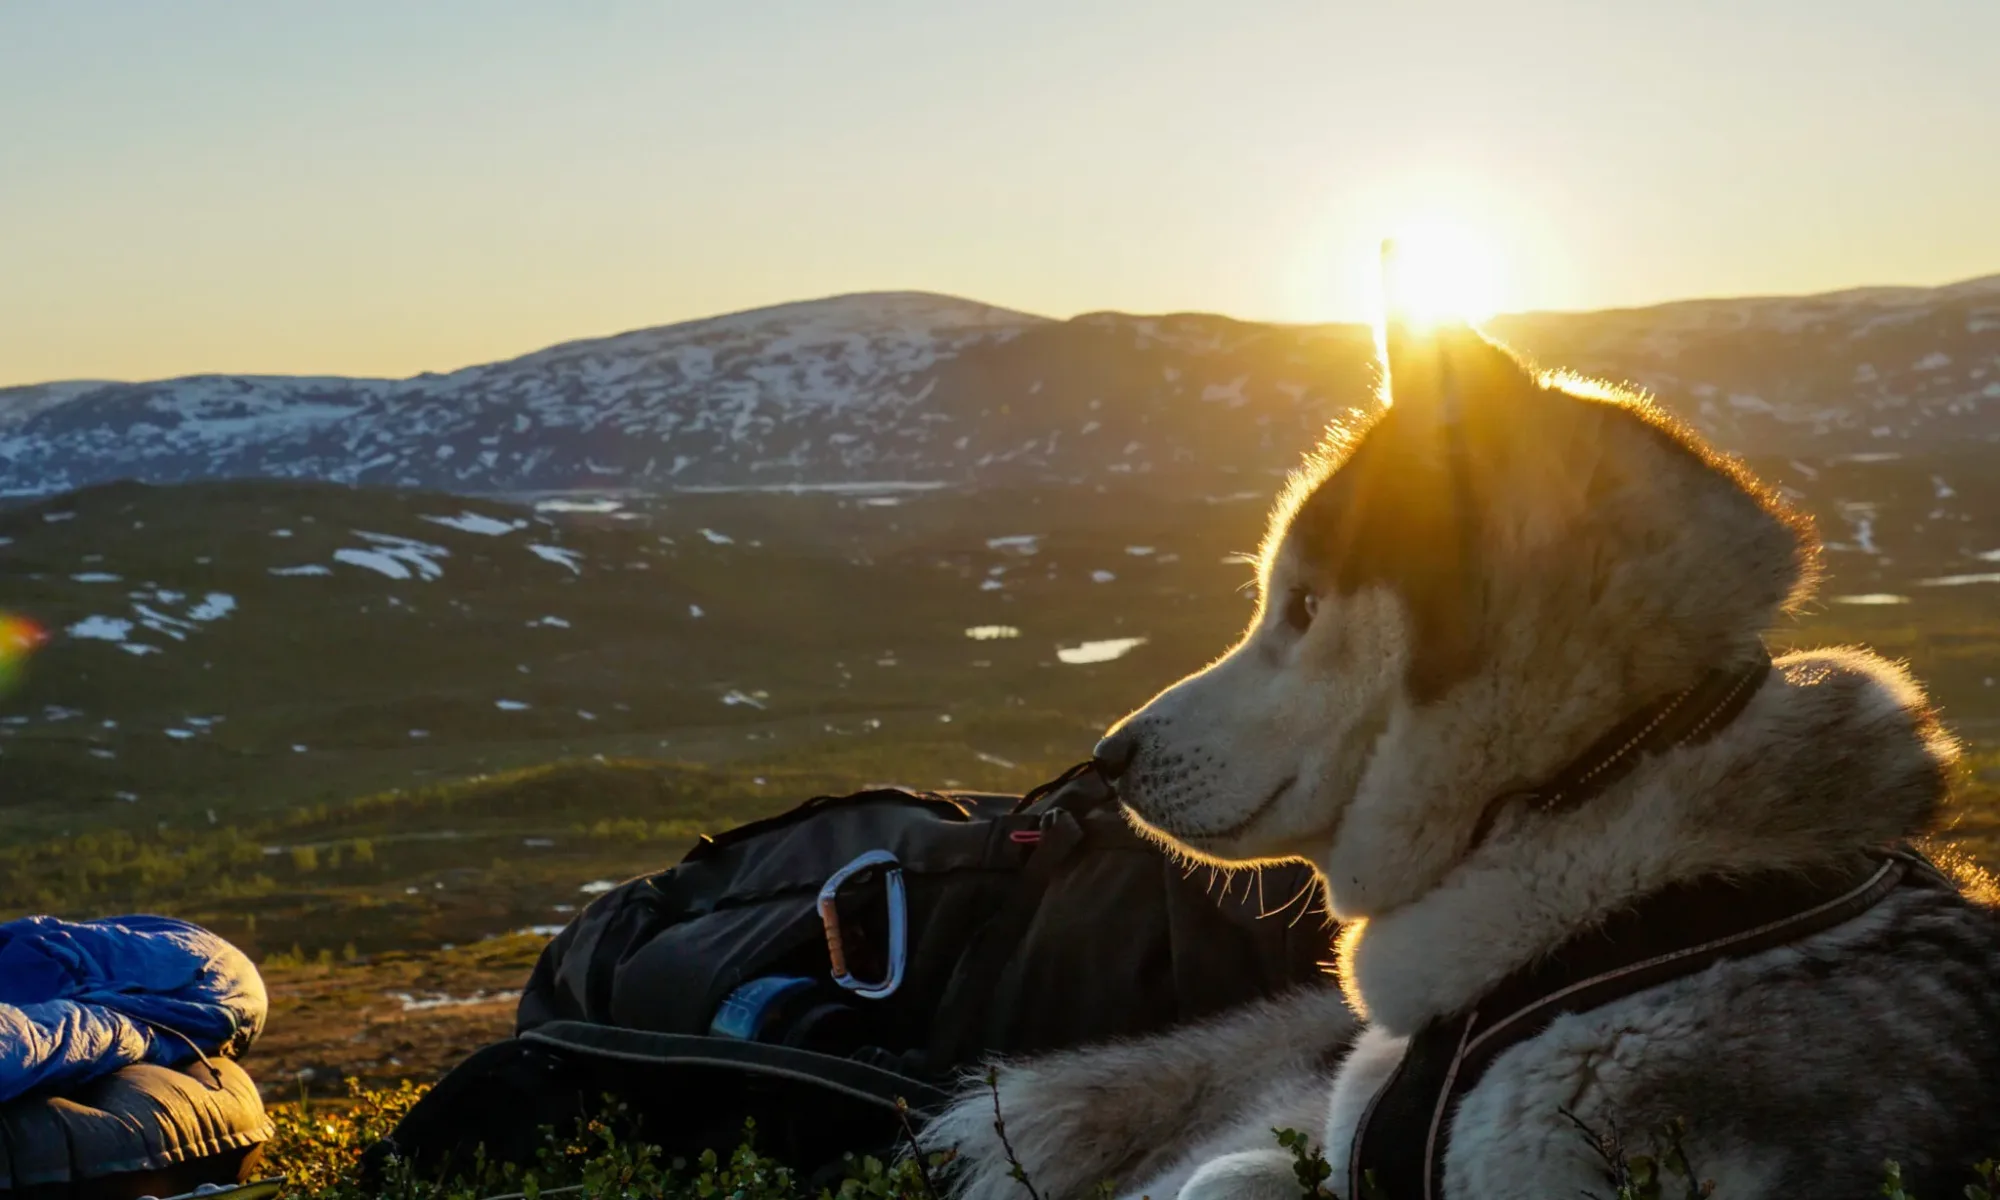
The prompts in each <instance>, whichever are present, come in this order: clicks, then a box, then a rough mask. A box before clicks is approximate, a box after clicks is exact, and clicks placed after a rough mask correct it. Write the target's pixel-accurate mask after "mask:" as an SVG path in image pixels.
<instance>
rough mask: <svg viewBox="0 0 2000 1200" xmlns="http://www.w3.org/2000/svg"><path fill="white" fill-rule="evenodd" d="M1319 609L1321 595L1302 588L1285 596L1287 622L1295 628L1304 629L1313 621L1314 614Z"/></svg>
mask: <svg viewBox="0 0 2000 1200" xmlns="http://www.w3.org/2000/svg"><path fill="white" fill-rule="evenodd" d="M1318 611H1319V597H1318V596H1315V595H1313V594H1312V593H1311V592H1308V591H1305V590H1304V589H1300V590H1298V591H1295V592H1293V593H1292V594H1291V595H1290V596H1288V597H1286V598H1285V624H1287V625H1290V626H1291V627H1292V628H1293V629H1298V630H1304V629H1305V628H1306V627H1307V626H1309V625H1311V624H1312V622H1313V614H1315V613H1317V612H1318Z"/></svg>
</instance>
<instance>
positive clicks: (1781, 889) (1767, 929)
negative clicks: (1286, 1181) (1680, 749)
mask: <svg viewBox="0 0 2000 1200" xmlns="http://www.w3.org/2000/svg"><path fill="white" fill-rule="evenodd" d="M1857 857H1858V860H1859V861H1857V862H1856V863H1855V864H1854V865H1853V866H1851V867H1850V868H1848V869H1844V870H1827V871H1821V872H1819V873H1816V874H1800V873H1777V872H1773V873H1770V874H1766V875H1761V876H1755V877H1751V878H1748V879H1730V878H1724V877H1710V878H1706V879H1699V880H1692V881H1689V882H1686V883H1680V884H1674V885H1671V886H1669V887H1666V888H1663V889H1661V890H1660V891H1657V892H1655V893H1653V894H1652V895H1650V896H1648V897H1646V898H1645V899H1643V900H1640V901H1639V902H1637V903H1636V904H1634V905H1632V906H1631V907H1629V908H1626V909H1624V910H1623V911H1621V912H1618V913H1616V914H1614V915H1613V916H1611V917H1610V918H1608V919H1606V920H1605V921H1604V922H1603V923H1602V924H1601V925H1599V926H1598V927H1596V928H1595V929H1592V930H1589V931H1587V932H1585V933H1583V934H1580V935H1578V936H1577V937H1574V938H1572V939H1570V940H1569V941H1568V942H1566V943H1564V944H1563V945H1562V946H1561V947H1559V948H1557V949H1556V950H1555V951H1554V952H1553V953H1551V954H1549V955H1548V956H1546V957H1544V958H1542V959H1540V960H1539V961H1537V962H1534V963H1532V964H1530V965H1528V966H1527V967H1524V968H1523V969H1521V970H1520V971H1517V972H1515V973H1514V974H1513V975H1511V976H1509V977H1508V978H1507V979H1506V980H1504V981H1502V982H1501V983H1500V984H1499V985H1498V986H1496V987H1495V988H1493V989H1492V990H1490V991H1488V992H1487V993H1486V994H1485V995H1483V996H1481V997H1480V998H1479V999H1478V1000H1477V1001H1475V1002H1473V1003H1472V1004H1471V1005H1469V1006H1467V1007H1466V1009H1465V1010H1463V1011H1462V1012H1460V1013H1458V1014H1456V1015H1453V1016H1449V1017H1443V1018H1439V1019H1437V1020H1434V1021H1432V1022H1431V1023H1430V1024H1428V1025H1426V1026H1425V1027H1424V1028H1422V1029H1420V1030H1418V1031H1417V1033H1416V1034H1415V1035H1413V1036H1412V1037H1411V1038H1410V1041H1409V1044H1408V1046H1407V1047H1406V1048H1405V1050H1404V1053H1403V1058H1402V1061H1401V1062H1400V1063H1399V1064H1398V1065H1397V1067H1396V1070H1395V1071H1394V1072H1393V1073H1392V1074H1391V1075H1390V1076H1389V1079H1388V1080H1387V1081H1386V1082H1385V1083H1384V1084H1383V1085H1382V1088H1381V1090H1380V1091H1378V1092H1377V1093H1376V1094H1375V1098H1374V1099H1373V1100H1372V1101H1370V1102H1369V1106H1368V1109H1367V1110H1366V1111H1365V1112H1364V1113H1363V1114H1362V1117H1361V1121H1360V1124H1359V1125H1358V1126H1357V1127H1356V1129H1355V1132H1354V1141H1353V1143H1352V1146H1351V1153H1350V1155H1349V1159H1348V1163H1349V1165H1348V1181H1347V1182H1348V1195H1347V1200H1366V1198H1367V1197H1372V1196H1374V1195H1377V1194H1378V1193H1379V1194H1380V1195H1382V1196H1385V1197H1388V1198H1389V1200H1438V1197H1441V1196H1442V1195H1443V1191H1444V1181H1443V1176H1444V1157H1445V1149H1446V1147H1447V1145H1448V1144H1449V1141H1450V1137H1451V1117H1452V1113H1453V1110H1454V1109H1455V1107H1456V1105H1457V1102H1458V1100H1459V1099H1460V1098H1461V1097H1463V1096H1464V1095H1465V1094H1466V1093H1467V1092H1469V1091H1470V1090H1471V1089H1472V1088H1473V1086H1474V1085H1476V1084H1477V1083H1478V1082H1479V1080H1480V1078H1481V1077H1482V1076H1483V1075H1484V1074H1485V1072H1486V1070H1487V1068H1488V1067H1490V1066H1491V1065H1492V1064H1493V1061H1494V1060H1495V1059H1497V1058H1498V1057H1499V1056H1500V1055H1501V1054H1502V1053H1504V1052H1505V1051H1507V1050H1508V1049H1510V1048H1512V1047H1514V1046H1517V1045H1519V1044H1520V1043H1522V1042H1524V1041H1527V1040H1528V1039H1530V1038H1532V1037H1534V1036H1535V1035H1537V1034H1539V1033H1541V1032H1542V1031H1543V1030H1545V1029H1547V1028H1548V1027H1549V1025H1550V1024H1551V1023H1552V1022H1554V1021H1555V1020H1556V1018H1558V1017H1560V1016H1563V1015H1565V1014H1573V1013H1582V1012H1588V1011H1590V1010H1592V1009H1594V1008H1598V1007H1600V1006H1601V1005H1604V1004H1608V1003H1610V1002H1611V1001H1613V1000H1618V999H1622V998H1624V997H1627V996H1632V995H1635V994H1637V993H1639V992H1642V991H1645V990H1647V989H1649V988H1654V987H1658V986H1660V985H1661V984H1664V983H1667V982H1670V981H1672V980H1675V979H1681V978H1685V977H1687V976H1690V975H1694V974H1697V973H1698V972H1701V971H1704V970H1706V969H1708V968H1709V967H1711V966H1714V965H1715V964H1717V963H1719V962H1722V961H1724V960H1727V959H1733V958H1743V957H1748V956H1750V955H1753V954H1758V953H1761V952H1763V951H1766V950H1771V949H1775V948H1777V947H1780V946H1783V945H1786V944H1789V943H1792V942H1796V941H1798V940H1800V939H1802V938H1805V937H1808V936H1810V935H1812V934H1815V933H1819V932H1822V931H1824V930H1828V929H1832V928H1834V927H1835V926H1838V925H1841V924H1844V923H1845V922H1848V921H1851V920H1853V919H1854V918H1855V917H1858V916H1860V915H1861V914H1862V913H1865V912H1867V911H1868V910H1869V909H1870V908H1872V907H1874V906H1875V905H1876V904H1878V903H1880V902H1881V901H1882V900H1883V898H1884V897H1886V896H1888V895H1889V894H1890V893H1891V892H1893V891H1894V890H1895V889H1896V888H1897V887H1898V886H1902V885H1905V884H1919V885H1923V886H1944V887H1950V886H1952V885H1951V883H1950V881H1949V880H1948V879H1947V878H1946V877H1945V876H1943V875H1942V874H1941V873H1940V872H1938V871H1937V869H1936V868H1935V867H1932V866H1931V865H1930V864H1929V863H1928V862H1926V861H1924V860H1923V859H1922V858H1921V857H1920V856H1918V855H1917V854H1916V853H1915V852H1914V851H1910V850H1907V849H1899V850H1896V851H1891V852H1887V853H1881V854H1870V855H1866V856H1857ZM1364 1185H1365V1186H1364Z"/></svg>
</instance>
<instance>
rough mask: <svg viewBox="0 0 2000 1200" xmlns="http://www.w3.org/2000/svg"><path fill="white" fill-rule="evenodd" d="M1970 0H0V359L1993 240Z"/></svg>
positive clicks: (248, 354) (1749, 275)
mask: <svg viewBox="0 0 2000 1200" xmlns="http://www.w3.org/2000/svg"><path fill="white" fill-rule="evenodd" d="M1996 45H2000V3H1995V2H1994V0H1881V2H1876V0H1673V2H1671V3H1641V2H1638V0H1574V2H1571V0H1513V2H1512V3H1506V4H1495V3H1491V2H1486V0H1395V2H1394V3H1390V2H1387V0H1376V2H1374V3H1367V4H1359V3H1346V2H1337V0H1228V2H1221V0H1217V2H1212V3H1185V2H1182V0H1005V2H1004V3H1003V2H998V0H988V2H987V3H982V4H971V3H960V2H956V0H654V2H652V3H624V2H618V0H569V2H564V3H554V2H535V3H526V2H515V0H476V2H473V0H464V2H449V0H341V2H340V3H338V4H305V3H273V4H245V3H240V2H236V0H229V2H221V0H216V2H208V0H172V2H159V0H0V385H5V384H11V383H26V382H34V381H42V380H51V379H64V378H108V379H144V378H160V377H166V376H172V375H180V374H190V373H198V372H207V371H241V372H277V373H302V374H316V373H338V374H355V375H390V376H400V375H408V374H413V373H415V372H418V371H422V370H441V371H442V370H450V369H453V368H456V367H460V366H465V365H468V364H472V363H477V362H484V361H491V360H494V359H498V358H505V357H511V356H513V355H516V354H520V353H525V352H527V351H530V350H533V349H536V348H538V347H541V346H545V345H549V344H552V343H555V342H559V341H564V340H568V339H572V338H577V337H585V336H595V335H600V334H608V333H613V332H618V331H622V330H627V329H634V328H641V327H645V326H649V325H659V324H665V323H669V322H673V321H678V320H684V319H688V318H692V317H698V316H705V315H711V314H715V313H720V312H728V311H734V310H738V309H744V308H751V307H756V306H760V305H765V304H772V303H780V302H784V301H790V300H797V299H805V298H811V297H817V296H824V295H833V294H838V293H843V292H854V291H874V290H887V289H917V290H925V291H936V292H945V293H950V294H954V295H960V296H967V297H972V298H975V299H979V300H983V301H986V302H988V303H993V304H999V305H1004V306H1007V307H1012V308H1019V309H1024V310H1027V311H1031V312H1037V313H1043V314H1047V315H1051V316H1058V317H1062V316H1070V315H1073V314H1076V313H1079V312H1088V311H1093V310H1101V309H1122V310H1127V311H1154V312H1158V311H1183V310H1203V311H1214V312H1223V313H1228V314H1230V315H1233V316H1238V317H1243V318H1251V319H1267V320H1284V321H1307V320H1336V319H1366V318H1367V317H1368V316H1369V311H1370V303H1371V296H1372V292H1371V286H1372V283H1371V281H1372V270H1373V263H1374V255H1375V246H1376V243H1377V240H1378V239H1379V238H1381V237H1382V236H1384V235H1385V234H1388V233H1394V232H1397V231H1398V230H1400V229H1402V228H1404V227H1405V226H1406V225H1408V224H1409V223H1411V222H1416V223H1418V224H1420V225H1421V224H1423V223H1425V222H1431V223H1440V222H1441V223H1443V224H1445V225H1446V226H1449V227H1453V228H1456V229H1458V230H1459V231H1460V233H1461V236H1463V237H1465V238H1468V239H1470V240H1471V241H1472V242H1474V243H1475V244H1476V245H1477V246H1478V247H1479V248H1480V252H1481V253H1482V254H1483V255H1484V256H1485V257H1486V258H1487V259H1488V260H1489V264H1490V265H1489V270H1490V271H1491V272H1492V274H1493V277H1494V284H1493V287H1492V291H1493V295H1492V297H1491V300H1492V302H1493V303H1494V304H1495V305H1496V306H1497V307H1499V308H1502V309H1506V310H1521V309H1537V308H1564V309H1579V308H1599V307H1609V306H1625V305H1635V304H1646V303H1652V302H1657V301H1662V300H1668V299H1679V298H1688V297H1697V296H1718V295H1741V294H1777V293H1798V292H1811V291H1824V290H1829V289H1834V288H1841V287H1849V286H1856V285H1863V284H1935V283H1944V282H1949V281H1953V280H1956V279H1962V278H1967V277H1971V276H1975V275H1982V274H1988V273H1992V272H2000V70H1996V69H1994V66H1993V63H1994V59H1993V54H1994V47H1995V46H1996Z"/></svg>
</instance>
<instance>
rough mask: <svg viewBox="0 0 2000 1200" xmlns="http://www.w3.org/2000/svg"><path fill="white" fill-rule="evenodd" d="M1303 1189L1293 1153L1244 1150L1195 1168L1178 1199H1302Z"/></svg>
mask: <svg viewBox="0 0 2000 1200" xmlns="http://www.w3.org/2000/svg"><path fill="white" fill-rule="evenodd" d="M1301 1191H1302V1185H1301V1184H1300V1183H1299V1176H1298V1172H1297V1171H1296V1170H1294V1169H1293V1160H1292V1156H1291V1154H1289V1153H1288V1152H1286V1151H1284V1150H1244V1151H1240V1152H1238V1153H1236V1154H1225V1155H1223V1156H1222V1157H1221V1158H1216V1159H1211V1160H1209V1161H1208V1162H1205V1163H1203V1164H1202V1165H1201V1166H1199V1167H1197V1168H1195V1172H1194V1174H1192V1175H1190V1176H1188V1181H1187V1182H1186V1183H1185V1184H1182V1185H1181V1190H1180V1194H1179V1195H1178V1196H1176V1197H1175V1200H1298V1196H1299V1194H1300V1192H1301Z"/></svg>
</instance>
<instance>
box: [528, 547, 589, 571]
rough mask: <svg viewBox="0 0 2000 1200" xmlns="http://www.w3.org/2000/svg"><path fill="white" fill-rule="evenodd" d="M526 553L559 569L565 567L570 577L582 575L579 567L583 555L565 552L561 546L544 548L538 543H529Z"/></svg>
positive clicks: (571, 551)
mask: <svg viewBox="0 0 2000 1200" xmlns="http://www.w3.org/2000/svg"><path fill="white" fill-rule="evenodd" d="M528 553H530V554H532V555H534V556H535V557H536V558H539V559H541V560H542V561H543V562H552V563H554V564H556V565H557V566H559V567H567V568H568V569H569V573H570V574H572V575H581V574H583V568H582V567H581V566H580V565H579V564H580V563H582V562H583V555H581V554H579V553H578V552H576V551H575V550H565V549H563V548H562V547H561V546H544V545H542V544H541V543H539V542H530V543H529V544H528Z"/></svg>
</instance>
